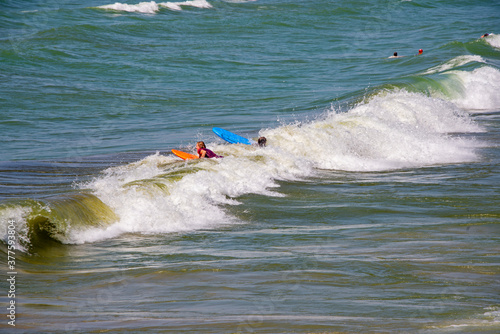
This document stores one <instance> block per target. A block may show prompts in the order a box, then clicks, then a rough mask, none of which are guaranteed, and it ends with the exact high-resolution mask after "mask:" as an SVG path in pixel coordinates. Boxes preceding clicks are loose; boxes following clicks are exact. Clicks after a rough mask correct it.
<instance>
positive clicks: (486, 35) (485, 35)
mask: <svg viewBox="0 0 500 334" xmlns="http://www.w3.org/2000/svg"><path fill="white" fill-rule="evenodd" d="M489 35H490V34H484V35H483V36H481V38H485V37H488V36H489Z"/></svg>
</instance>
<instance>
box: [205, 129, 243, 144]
mask: <svg viewBox="0 0 500 334" xmlns="http://www.w3.org/2000/svg"><path fill="white" fill-rule="evenodd" d="M212 131H213V132H214V133H215V134H216V135H217V136H219V137H221V138H222V139H224V140H225V141H227V142H229V143H231V144H246V145H252V142H251V141H250V139H247V138H245V137H242V136H238V135H237V134H235V133H232V132H229V131H227V130H224V129H221V128H213V129H212Z"/></svg>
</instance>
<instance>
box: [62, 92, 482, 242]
mask: <svg viewBox="0 0 500 334" xmlns="http://www.w3.org/2000/svg"><path fill="white" fill-rule="evenodd" d="M475 131H481V129H480V128H479V127H478V126H477V125H476V124H475V123H474V122H472V121H471V120H470V118H469V117H468V115H467V114H466V113H465V112H463V111H461V110H460V109H458V108H457V107H456V106H455V105H454V104H453V103H451V102H446V101H444V100H442V99H437V98H431V97H428V96H425V95H423V94H416V93H408V92H406V91H398V92H383V93H380V94H379V95H377V96H375V97H373V98H372V99H371V100H370V101H368V102H365V103H362V104H360V105H358V106H356V107H354V108H353V109H352V110H350V111H349V112H347V113H336V112H335V111H331V112H329V113H327V115H325V116H324V117H323V118H321V119H319V120H316V121H312V122H308V123H296V124H289V125H284V126H280V127H277V128H275V129H268V130H263V131H261V133H260V135H265V136H266V137H267V139H268V143H269V146H268V147H266V148H257V147H253V146H247V145H228V144H220V143H218V142H217V143H216V142H213V143H207V144H208V146H209V147H210V148H211V149H213V150H214V151H215V152H217V153H219V154H222V155H224V156H225V158H223V159H202V160H195V161H190V162H182V161H180V160H179V159H178V158H177V157H174V156H173V155H168V156H162V155H159V154H156V155H152V156H149V157H147V158H145V159H143V160H141V161H138V162H136V163H133V164H129V165H125V166H120V167H113V168H110V169H108V170H106V171H105V172H104V173H103V175H102V176H100V177H99V178H97V179H96V180H94V181H93V182H91V183H89V184H86V185H85V186H84V187H85V188H90V189H91V190H92V191H93V192H94V194H95V195H96V196H98V197H99V199H100V200H102V201H103V202H104V203H105V204H107V205H108V206H109V207H111V208H112V210H113V211H114V212H115V213H116V214H117V216H118V217H119V221H118V222H116V223H115V224H113V225H111V226H108V227H107V228H105V229H102V228H101V229H96V228H92V229H88V230H86V231H74V233H72V234H71V235H70V236H68V239H67V242H69V243H82V242H92V241H95V240H100V239H103V238H112V237H115V236H117V235H119V234H122V233H130V232H132V233H169V232H182V231H190V230H198V229H204V228H213V227H216V226H221V225H224V224H232V223H236V222H237V220H236V219H235V218H234V217H232V216H231V215H230V214H228V213H227V211H226V209H225V207H226V206H227V205H238V204H239V202H238V197H240V196H242V195H246V194H251V193H253V194H261V195H264V196H281V195H280V193H279V188H277V187H278V184H277V181H279V180H297V179H302V178H307V177H309V176H311V175H314V173H315V172H316V171H317V170H318V169H332V170H346V171H383V170H392V169H398V168H412V167H422V166H430V165H435V164H449V163H462V162H469V161H475V160H477V159H478V156H477V154H476V152H475V149H476V148H477V146H478V145H479V144H478V143H477V142H475V141H474V140H473V139H464V138H461V137H459V136H451V135H449V133H456V132H458V133H460V132H475Z"/></svg>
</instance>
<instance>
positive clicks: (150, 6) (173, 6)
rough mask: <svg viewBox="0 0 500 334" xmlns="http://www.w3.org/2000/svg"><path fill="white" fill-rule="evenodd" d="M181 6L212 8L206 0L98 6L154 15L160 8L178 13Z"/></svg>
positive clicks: (118, 3) (117, 3)
mask: <svg viewBox="0 0 500 334" xmlns="http://www.w3.org/2000/svg"><path fill="white" fill-rule="evenodd" d="M183 6H190V7H196V8H212V5H211V4H210V3H208V2H207V1H206V0H192V1H183V2H162V3H156V2H155V1H150V2H140V3H138V4H136V5H129V4H124V3H120V2H116V3H114V4H110V5H104V6H99V7H98V8H102V9H112V10H116V11H124V12H136V13H144V14H155V13H157V12H158V11H159V10H160V7H164V8H168V9H170V10H176V11H180V10H182V7H183Z"/></svg>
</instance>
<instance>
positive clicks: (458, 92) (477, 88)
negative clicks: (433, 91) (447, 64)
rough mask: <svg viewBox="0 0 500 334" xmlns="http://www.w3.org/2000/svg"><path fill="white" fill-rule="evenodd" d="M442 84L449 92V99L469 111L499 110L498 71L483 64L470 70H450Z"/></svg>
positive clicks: (499, 83)
mask: <svg viewBox="0 0 500 334" xmlns="http://www.w3.org/2000/svg"><path fill="white" fill-rule="evenodd" d="M443 75H445V76H447V77H448V78H449V80H445V81H444V82H443V85H444V86H445V87H446V88H447V90H448V92H450V93H451V101H452V102H453V103H455V104H456V105H457V106H458V107H460V108H463V109H466V110H469V111H482V110H485V111H498V110H500V93H499V92H500V71H499V70H497V69H495V68H493V67H490V66H483V67H481V68H478V69H475V70H474V71H472V72H466V71H450V72H447V73H446V74H443Z"/></svg>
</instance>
